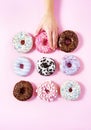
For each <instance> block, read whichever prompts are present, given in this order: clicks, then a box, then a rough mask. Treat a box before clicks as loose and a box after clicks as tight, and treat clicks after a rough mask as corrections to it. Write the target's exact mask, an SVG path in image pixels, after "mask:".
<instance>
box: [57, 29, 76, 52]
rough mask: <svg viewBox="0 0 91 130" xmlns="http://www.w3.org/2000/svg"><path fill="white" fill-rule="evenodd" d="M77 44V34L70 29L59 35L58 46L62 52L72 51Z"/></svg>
mask: <svg viewBox="0 0 91 130" xmlns="http://www.w3.org/2000/svg"><path fill="white" fill-rule="evenodd" d="M77 46H78V37H77V34H76V33H75V32H73V31H71V30H66V31H64V32H62V33H61V34H60V35H59V38H58V48H60V50H62V51H64V52H72V51H73V50H75V49H76V48H77Z"/></svg>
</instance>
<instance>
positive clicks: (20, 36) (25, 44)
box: [12, 32, 33, 53]
mask: <svg viewBox="0 0 91 130" xmlns="http://www.w3.org/2000/svg"><path fill="white" fill-rule="evenodd" d="M12 42H13V45H14V48H15V49H16V50H17V51H18V52H21V53H26V52H29V51H30V50H31V49H32V47H33V36H32V35H31V34H29V33H25V32H20V33H17V34H16V35H15V36H14V37H13V40H12Z"/></svg>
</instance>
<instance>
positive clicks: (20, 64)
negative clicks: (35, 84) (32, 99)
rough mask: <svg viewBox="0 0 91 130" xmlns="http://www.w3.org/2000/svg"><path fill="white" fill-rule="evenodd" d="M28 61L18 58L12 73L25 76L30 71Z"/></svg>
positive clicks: (24, 58)
mask: <svg viewBox="0 0 91 130" xmlns="http://www.w3.org/2000/svg"><path fill="white" fill-rule="evenodd" d="M31 66H32V65H31V62H30V59H28V58H26V57H18V58H17V59H16V61H15V63H14V72H15V73H16V74H17V75H19V76H27V75H28V74H29V73H30V71H31Z"/></svg>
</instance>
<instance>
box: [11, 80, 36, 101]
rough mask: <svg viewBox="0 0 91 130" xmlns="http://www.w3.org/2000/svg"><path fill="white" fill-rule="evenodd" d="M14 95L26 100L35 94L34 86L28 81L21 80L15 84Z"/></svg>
mask: <svg viewBox="0 0 91 130" xmlns="http://www.w3.org/2000/svg"><path fill="white" fill-rule="evenodd" d="M13 95H14V97H15V98H16V99H18V100H20V101H26V100H28V99H29V98H31V97H32V95H33V86H32V84H31V83H30V82H28V81H23V80H22V81H19V82H17V83H16V84H15V86H14V89H13Z"/></svg>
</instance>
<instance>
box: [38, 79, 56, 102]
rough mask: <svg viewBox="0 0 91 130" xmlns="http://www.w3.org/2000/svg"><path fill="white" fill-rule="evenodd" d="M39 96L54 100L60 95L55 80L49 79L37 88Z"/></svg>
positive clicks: (43, 98)
mask: <svg viewBox="0 0 91 130" xmlns="http://www.w3.org/2000/svg"><path fill="white" fill-rule="evenodd" d="M37 94H38V96H39V97H40V98H41V99H42V100H45V101H49V102H50V101H54V100H55V99H56V98H57V96H58V89H57V86H56V85H55V83H54V82H52V81H47V82H44V83H43V84H41V85H40V86H39V88H38V89H37Z"/></svg>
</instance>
